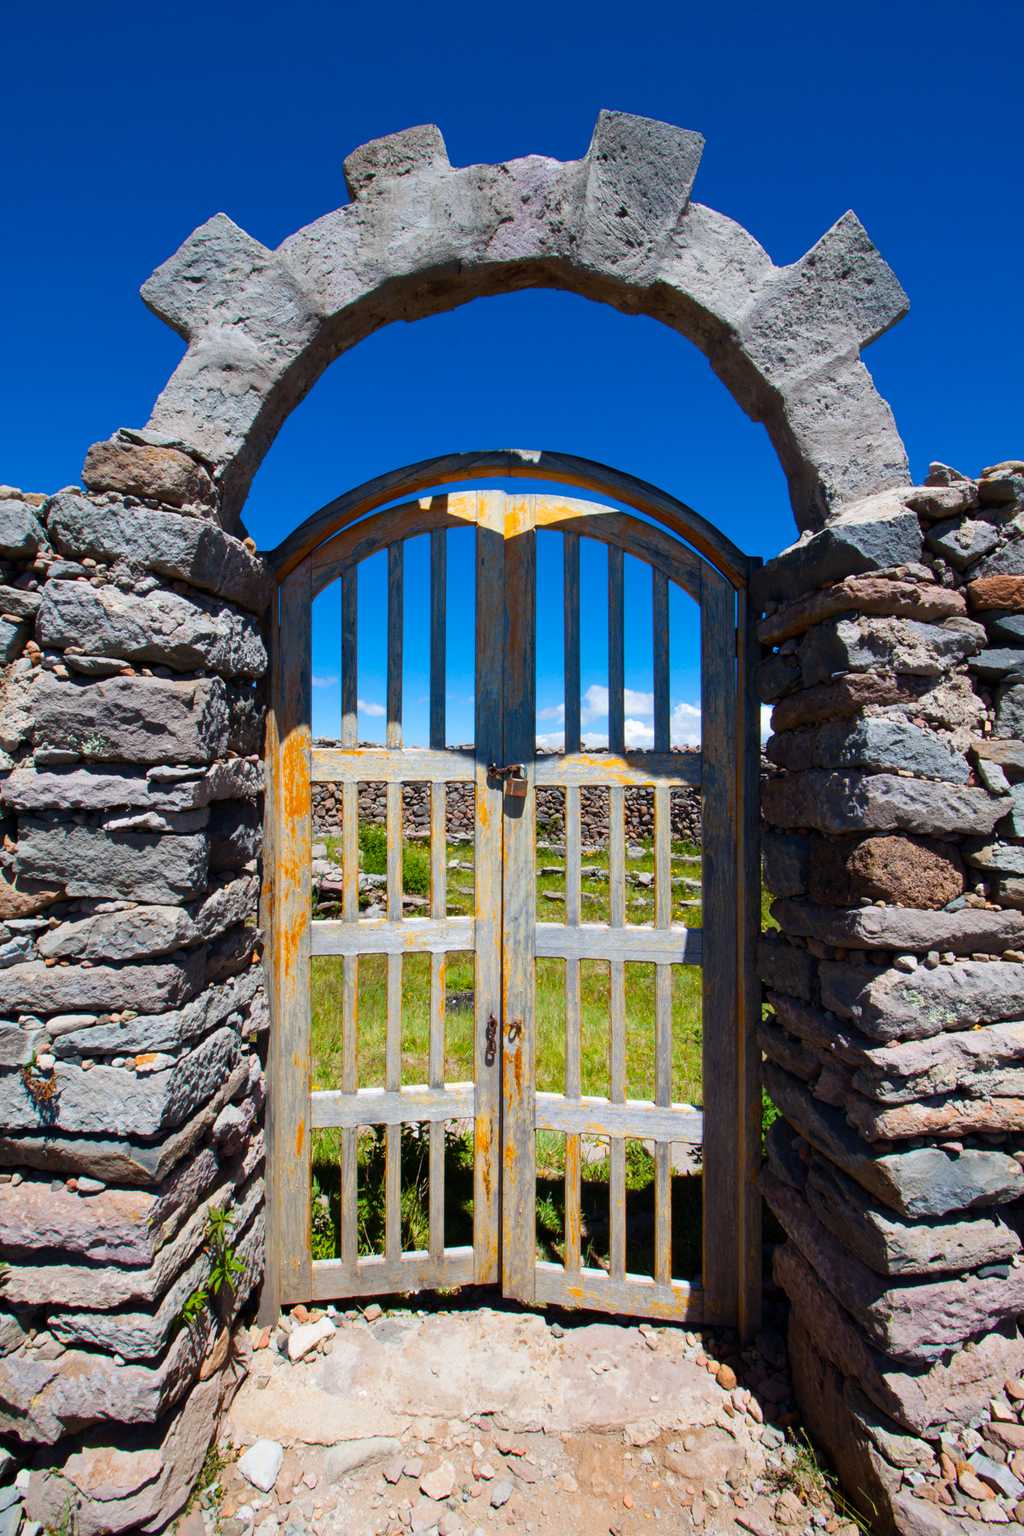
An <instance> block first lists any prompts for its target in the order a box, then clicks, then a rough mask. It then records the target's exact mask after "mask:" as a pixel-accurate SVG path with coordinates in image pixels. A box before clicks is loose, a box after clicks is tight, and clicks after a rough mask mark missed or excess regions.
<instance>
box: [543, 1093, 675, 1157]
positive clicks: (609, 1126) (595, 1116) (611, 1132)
mask: <svg viewBox="0 0 1024 1536" xmlns="http://www.w3.org/2000/svg"><path fill="white" fill-rule="evenodd" d="M536 1104H537V1108H536V1123H537V1129H538V1131H566V1132H568V1133H569V1134H570V1135H573V1136H614V1137H623V1136H630V1137H633V1138H635V1139H636V1140H637V1141H658V1142H673V1141H679V1142H685V1143H686V1145H687V1146H694V1147H699V1146H700V1144H701V1142H702V1141H703V1139H704V1116H703V1115H702V1114H701V1112H700V1110H699V1109H694V1107H693V1105H692V1104H671V1105H657V1104H652V1103H651V1101H650V1100H649V1099H626V1101H625V1103H613V1102H610V1101H609V1100H608V1099H597V1098H589V1097H588V1098H580V1099H569V1098H566V1097H565V1095H564V1094H561V1093H538V1094H537V1099H536Z"/></svg>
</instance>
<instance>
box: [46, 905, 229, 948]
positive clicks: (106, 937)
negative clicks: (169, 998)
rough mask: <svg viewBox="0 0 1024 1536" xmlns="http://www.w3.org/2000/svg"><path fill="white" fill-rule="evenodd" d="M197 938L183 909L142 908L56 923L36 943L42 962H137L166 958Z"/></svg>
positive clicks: (194, 927)
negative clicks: (146, 959) (148, 957)
mask: <svg viewBox="0 0 1024 1536" xmlns="http://www.w3.org/2000/svg"><path fill="white" fill-rule="evenodd" d="M198 938H199V935H198V933H197V932H196V925H195V923H194V922H193V921H192V918H191V917H190V916H189V914H188V912H186V910H185V909H184V907H160V906H142V907H133V908H131V909H130V911H128V912H107V913H99V914H97V915H96V916H95V917H85V918H82V919H81V920H80V921H78V922H69V923H60V924H58V926H57V927H56V928H51V929H50V930H49V931H48V932H47V933H44V934H42V935H41V937H40V939H39V945H38V947H39V953H40V954H41V955H42V956H43V958H44V959H49V958H54V959H60V960H139V959H142V958H143V957H145V956H150V955H164V954H170V953H171V952H172V951H173V950H176V949H181V948H182V947H183V946H184V945H186V944H194V943H196V942H197V940H198Z"/></svg>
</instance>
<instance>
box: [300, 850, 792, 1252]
mask: <svg viewBox="0 0 1024 1536" xmlns="http://www.w3.org/2000/svg"><path fill="white" fill-rule="evenodd" d="M324 841H325V842H326V843H327V851H328V855H329V857H331V858H332V859H333V860H334V861H335V862H340V857H341V848H340V839H338V838H330V837H329V838H326V839H324ZM359 846H360V868H361V869H362V870H363V871H364V872H366V873H370V874H383V873H385V872H386V837H385V830H384V828H383V827H378V826H372V825H364V826H362V827H361V828H360V835H359ZM632 846H633V847H634V848H639V850H640V851H638V852H634V854H633V855H632V856H627V860H626V869H627V882H628V883H627V896H626V921H627V923H636V924H642V925H649V924H652V923H653V921H654V892H653V889H651V888H649V887H645V886H642V885H638V884H635V883H632V882H629V880H628V877H629V876H630V875H634V876H635V875H638V874H644V873H653V870H654V852H653V847H652V845H651V844H650V843H649V842H648V843H644V844H639V845H632ZM447 862H448V864H449V866H451V865H452V864H453V863H455V864H463V865H469V866H472V864H473V847H472V844H467V843H449V845H448V848H447ZM564 862H565V861H564V857H563V856H562V855H560V854H558V853H555V852H553V851H552V850H550V849H545V848H539V849H538V851H537V865H538V869H539V870H544V869H551V872H549V873H542V874H538V879H537V919H538V921H540V922H564V920H565V876H564V870H562V871H559V872H555V871H554V869H553V868H552V867H553V866H556V865H564ZM402 866H403V885H404V889H405V892H406V894H407V895H415V896H420V897H422V896H424V895H425V894H426V893H427V892H428V891H429V884H430V852H429V841H428V840H427V839H419V838H408V839H406V841H405V845H404V847H403V857H402ZM583 868H584V870H599V871H607V869H608V854H607V852H604V851H602V852H596V853H593V854H589V853H588V854H586V855H584V858H583ZM672 875H673V878H674V881H675V883H674V885H673V891H672V907H673V912H672V916H673V921H674V922H677V923H684V924H686V925H687V926H689V927H700V925H701V916H702V911H701V905H700V889H699V885H696V886H693V885H687V884H684V883H682V882H684V881H693V882H699V878H700V851H699V849H698V848H696V847H695V846H694V845H692V844H686V843H680V842H674V843H673V845H672ZM582 889H583V891H585V892H590V893H591V895H590V897H589V898H588V899H584V900H583V902H582V918H583V921H584V922H598V923H600V922H608V920H609V907H608V883H607V880H606V879H604V880H602V879H600V878H587V876H586V875H585V876H584V879H583V882H582ZM375 894H376V893H375ZM371 899H372V898H371ZM379 900H380V901H381V902H382V903H383V900H384V897H383V892H381V893H380V894H379ZM364 905H365V898H364ZM761 905H762V912H761V916H762V924H763V926H766V927H773V926H775V925H774V923H773V921H772V919H771V916H770V913H769V912H768V898H767V895H766V894H764V893H762V903H761ZM473 907H474V872H473V869H472V868H471V867H470V868H462V869H460V868H452V867H449V869H448V899H447V910H448V913H449V915H452V916H456V915H469V914H471V913H472V911H473ZM328 910H330V909H328ZM413 910H414V911H416V910H422V909H421V908H417V909H413ZM324 915H327V914H326V912H325V914H324ZM331 915H333V912H332V913H331ZM342 979H343V962H342V961H341V959H339V958H336V957H318V958H316V959H314V960H313V961H312V1056H313V1087H314V1088H317V1089H324V1088H338V1087H340V1085H341V1068H342ZM430 985H431V957H430V956H429V955H407V956H405V957H404V959H403V963H402V1007H401V1064H402V1078H401V1080H402V1082H403V1084H412V1083H424V1082H426V1081H427V1077H428V1051H429V1036H430ZM444 986H445V995H446V1010H445V1068H444V1076H445V1080H446V1081H448V1082H459V1081H468V1080H471V1079H472V1078H473V1075H474V1068H473V1037H474V1007H473V988H474V959H473V955H472V954H471V953H453V954H449V955H447V956H446V959H445V968H444ZM654 994H655V967H654V966H653V965H649V964H639V963H630V964H628V965H627V967H626V1077H627V1082H626V1093H627V1096H628V1097H629V1098H639V1099H652V1098H653V1097H654V1066H655V1061H654V1057H655V1044H654V1042H655V1031H654V1023H655V1018H654V1016H655V995H654ZM580 1002H581V1077H582V1089H583V1092H584V1093H585V1094H593V1095H596V1096H598V1097H606V1096H607V1095H608V1093H609V1086H610V1085H609V1044H610V1041H609V1022H608V1021H609V968H608V964H607V962H604V961H596V960H595V961H583V962H581V964H580ZM357 1014H358V1027H357V1037H356V1057H357V1063H358V1083H359V1086H360V1087H383V1086H384V1082H385V1038H386V1018H387V960H386V957H384V956H382V955H366V956H361V957H360V960H359V967H358V992H357ZM534 1020H535V1031H536V1035H535V1038H536V1073H537V1088H538V1089H539V1090H540V1091H541V1092H555V1093H558V1092H562V1091H563V1090H564V1086H565V962H564V961H562V960H557V959H547V958H541V959H538V960H537V962H536V1004H535V1015H534ZM701 1040H702V1034H701V975H700V970H699V968H697V967H693V966H676V967H674V968H673V996H672V1097H673V1099H674V1100H676V1101H682V1102H688V1103H692V1104H696V1105H700V1104H701V1103H702V1100H703V1093H702V1086H701ZM774 1113H775V1111H774V1106H773V1105H771V1104H770V1101H769V1102H767V1103H766V1106H765V1125H766V1126H767V1124H769V1123H770V1120H771V1119H772V1118H774ZM384 1146H385V1138H384V1134H383V1132H382V1131H379V1130H378V1131H363V1132H361V1133H360V1136H359V1142H358V1164H359V1171H358V1193H357V1205H358V1218H357V1224H358V1238H359V1251H360V1252H361V1253H366V1254H368V1253H381V1252H383V1248H384V1209H383V1192H384V1163H385V1150H384ZM564 1148H565V1144H564V1137H562V1136H561V1135H556V1134H553V1133H545V1132H540V1133H538V1136H537V1201H536V1208H537V1255H538V1258H548V1259H552V1260H556V1261H557V1260H560V1259H561V1257H562V1245H563V1241H564V1238H563V1232H564V1204H565V1202H564V1183H563V1180H564V1170H565V1149H564ZM606 1148H607V1143H604V1144H603V1146H602V1144H597V1145H596V1146H592V1147H591V1149H590V1156H589V1159H588V1158H585V1159H584V1163H583V1186H582V1250H583V1251H582V1257H583V1262H584V1263H585V1264H588V1265H593V1266H596V1267H603V1266H605V1265H606V1264H607V1257H608V1246H609V1232H608V1189H607V1185H608V1176H609V1160H608V1156H607V1150H606ZM339 1151H340V1138H339V1134H338V1132H337V1131H331V1130H321V1131H316V1132H314V1135H313V1185H314V1205H313V1256H314V1258H331V1257H334V1256H335V1255H336V1254H337V1252H338V1246H337V1243H338V1231H339V1210H338V1202H339V1195H340V1188H339V1173H338V1168H339ZM602 1152H603V1155H602ZM401 1165H402V1167H401V1187H402V1246H403V1249H405V1250H410V1249H423V1248H426V1246H427V1244H428V1241H429V1223H428V1218H427V1210H428V1195H429V1178H428V1143H427V1137H426V1135H425V1134H421V1128H420V1127H418V1126H417V1127H407V1128H405V1129H404V1130H403V1133H402V1139H401ZM653 1167H654V1164H653V1159H652V1158H651V1157H650V1155H649V1153H648V1152H647V1151H645V1149H644V1147H643V1145H642V1143H640V1142H629V1143H627V1186H628V1190H627V1215H626V1225H627V1244H628V1254H629V1257H628V1263H629V1266H630V1268H631V1269H633V1270H636V1271H637V1272H639V1273H650V1272H651V1263H652V1260H653V1233H654V1183H653ZM672 1205H673V1223H672V1225H673V1250H674V1254H675V1258H674V1266H673V1267H674V1271H675V1273H676V1274H694V1273H696V1272H697V1270H698V1269H699V1253H700V1231H701V1179H700V1177H699V1175H696V1176H695V1175H676V1176H674V1177H673V1180H672ZM472 1226H473V1152H472V1140H471V1138H470V1137H467V1136H465V1135H463V1134H458V1133H457V1132H455V1131H453V1130H452V1128H450V1127H449V1129H448V1134H447V1135H446V1142H445V1242H446V1245H447V1246H449V1247H452V1246H457V1245H460V1244H465V1243H471V1242H472Z"/></svg>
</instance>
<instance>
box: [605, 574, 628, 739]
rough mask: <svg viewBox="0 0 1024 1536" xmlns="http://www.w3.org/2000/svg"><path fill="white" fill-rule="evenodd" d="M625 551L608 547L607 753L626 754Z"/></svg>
mask: <svg viewBox="0 0 1024 1536" xmlns="http://www.w3.org/2000/svg"><path fill="white" fill-rule="evenodd" d="M622 563H623V555H622V550H621V549H620V548H619V546H618V545H617V544H611V545H609V547H608V750H609V752H623V751H624V750H625V729H626V698H625V684H626V650H625V626H624V624H623V612H622Z"/></svg>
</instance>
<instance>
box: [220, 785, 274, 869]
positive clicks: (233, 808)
mask: <svg viewBox="0 0 1024 1536" xmlns="http://www.w3.org/2000/svg"><path fill="white" fill-rule="evenodd" d="M262 840H263V839H262V826H261V823H260V819H259V816H258V815H257V813H256V809H255V807H254V806H251V805H244V804H238V803H237V802H234V801H228V802H226V803H223V804H220V805H217V806H216V807H215V808H214V810H213V813H212V815H211V818H210V868H211V870H221V869H244V868H245V866H246V865H247V864H249V863H251V861H252V860H253V859H255V858H256V855H257V854H258V853H259V851H260V847H261V845H262Z"/></svg>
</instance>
